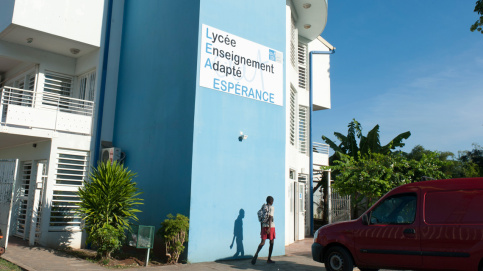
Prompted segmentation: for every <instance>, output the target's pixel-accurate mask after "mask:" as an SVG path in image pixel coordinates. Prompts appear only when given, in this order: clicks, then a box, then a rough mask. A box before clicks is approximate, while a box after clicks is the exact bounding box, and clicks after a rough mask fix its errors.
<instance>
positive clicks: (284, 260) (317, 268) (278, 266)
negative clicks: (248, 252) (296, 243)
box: [216, 256, 325, 271]
mask: <svg viewBox="0 0 483 271" xmlns="http://www.w3.org/2000/svg"><path fill="white" fill-rule="evenodd" d="M277 258H278V259H277ZM273 259H274V260H275V261H276V262H275V263H274V264H268V263H267V259H266V258H259V259H258V260H257V263H256V264H255V265H252V264H251V260H250V259H248V260H236V261H216V263H217V264H221V265H226V267H227V269H239V270H287V271H289V270H290V271H297V270H304V271H325V268H324V267H323V265H322V264H320V263H316V262H313V261H312V262H310V261H309V260H310V259H308V258H307V257H303V256H291V257H290V258H289V257H274V258H273Z"/></svg>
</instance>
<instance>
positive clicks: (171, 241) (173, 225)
mask: <svg viewBox="0 0 483 271" xmlns="http://www.w3.org/2000/svg"><path fill="white" fill-rule="evenodd" d="M188 230H189V219H188V218H187V217H186V216H184V215H181V214H177V215H176V217H174V216H173V215H172V214H169V215H168V218H167V219H165V220H164V221H163V222H162V223H161V228H160V229H159V231H158V234H159V235H161V236H162V237H163V239H164V244H165V246H166V253H167V256H168V263H177V262H178V259H179V256H180V255H181V253H182V252H183V251H184V243H185V242H188Z"/></svg>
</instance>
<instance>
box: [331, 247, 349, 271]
mask: <svg viewBox="0 0 483 271" xmlns="http://www.w3.org/2000/svg"><path fill="white" fill-rule="evenodd" d="M326 255H327V257H325V261H324V263H325V269H326V270H327V271H352V270H353V269H354V263H353V262H352V257H351V255H350V254H349V252H347V250H346V249H344V248H342V247H331V248H330V249H329V250H328V251H327V254H326Z"/></svg>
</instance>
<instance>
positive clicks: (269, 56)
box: [268, 49, 277, 61]
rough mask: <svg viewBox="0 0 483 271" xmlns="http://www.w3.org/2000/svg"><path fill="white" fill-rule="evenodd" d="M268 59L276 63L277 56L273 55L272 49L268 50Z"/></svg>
mask: <svg viewBox="0 0 483 271" xmlns="http://www.w3.org/2000/svg"><path fill="white" fill-rule="evenodd" d="M268 59H270V60H271V61H277V56H276V55H275V51H274V50H272V49H268Z"/></svg>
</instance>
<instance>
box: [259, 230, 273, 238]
mask: <svg viewBox="0 0 483 271" xmlns="http://www.w3.org/2000/svg"><path fill="white" fill-rule="evenodd" d="M267 229H268V227H263V228H262V232H261V233H260V236H261V237H262V240H267V239H268V240H273V239H275V228H270V234H267Z"/></svg>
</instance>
